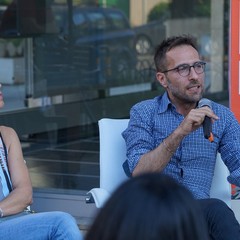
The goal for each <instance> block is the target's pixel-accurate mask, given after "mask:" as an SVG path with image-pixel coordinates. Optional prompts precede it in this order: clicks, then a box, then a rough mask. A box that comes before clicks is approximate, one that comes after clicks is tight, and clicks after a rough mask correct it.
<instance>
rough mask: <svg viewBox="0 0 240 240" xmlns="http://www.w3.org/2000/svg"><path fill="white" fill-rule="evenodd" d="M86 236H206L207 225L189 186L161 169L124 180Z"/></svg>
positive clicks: (120, 239)
mask: <svg viewBox="0 0 240 240" xmlns="http://www.w3.org/2000/svg"><path fill="white" fill-rule="evenodd" d="M85 239H86V240H112V239H116V240H130V239H131V240H135V239H136V240H138V239H141V240H158V239H161V240H180V239H184V240H192V239H194V240H207V239H208V234H207V226H206V222H205V220H204V217H203V213H202V210H201V209H200V206H199V205H198V202H197V201H196V200H195V199H194V198H193V196H192V194H191V193H190V191H189V190H187V189H186V188H185V187H184V186H182V185H179V184H178V183H177V182H176V181H175V180H174V179H173V178H171V177H169V176H167V175H164V174H161V173H145V174H142V175H139V176H136V177H133V178H130V179H129V180H127V181H126V182H124V183H123V184H122V185H121V186H120V187H119V188H118V189H117V190H116V191H115V192H114V193H113V194H112V196H111V197H110V199H109V200H108V201H107V202H106V204H105V205H104V206H103V208H102V209H100V212H99V213H98V215H97V217H96V218H95V220H94V222H93V224H92V226H91V227H90V229H89V231H88V233H87V235H86V238H85Z"/></svg>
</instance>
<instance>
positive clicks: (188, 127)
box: [179, 107, 218, 136]
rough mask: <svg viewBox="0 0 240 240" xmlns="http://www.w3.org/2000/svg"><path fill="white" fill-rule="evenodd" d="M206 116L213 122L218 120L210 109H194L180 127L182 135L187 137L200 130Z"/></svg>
mask: <svg viewBox="0 0 240 240" xmlns="http://www.w3.org/2000/svg"><path fill="white" fill-rule="evenodd" d="M206 116H208V117H210V118H211V119H212V121H215V120H218V116H217V115H216V114H214V112H213V111H212V109H210V108H209V107H201V108H195V109H192V110H191V111H190V112H189V113H188V115H187V116H186V117H185V118H184V120H183V121H182V122H181V124H180V125H179V130H180V131H181V134H182V135H183V136H187V135H188V134H190V133H191V132H193V131H195V130H196V129H198V128H199V127H200V126H201V125H202V123H203V121H204V119H205V117H206Z"/></svg>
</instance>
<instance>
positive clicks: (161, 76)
mask: <svg viewBox="0 0 240 240" xmlns="http://www.w3.org/2000/svg"><path fill="white" fill-rule="evenodd" d="M156 78H157V80H158V82H159V83H160V84H161V85H162V86H163V87H164V88H166V87H167V78H166V75H165V74H164V73H161V72H157V74H156Z"/></svg>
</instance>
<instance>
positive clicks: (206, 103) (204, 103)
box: [198, 98, 212, 108]
mask: <svg viewBox="0 0 240 240" xmlns="http://www.w3.org/2000/svg"><path fill="white" fill-rule="evenodd" d="M204 106H207V107H209V108H212V103H211V101H210V100H209V99H207V98H202V99H201V100H200V101H199V102H198V108H201V107H204Z"/></svg>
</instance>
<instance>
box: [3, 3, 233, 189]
mask: <svg viewBox="0 0 240 240" xmlns="http://www.w3.org/2000/svg"><path fill="white" fill-rule="evenodd" d="M23 1H27V0H15V1H11V0H6V1H5V2H6V3H5V4H2V5H1V6H0V22H1V26H0V36H1V39H0V61H1V62H0V66H1V68H0V82H1V83H2V85H3V89H2V91H3V95H4V99H5V107H4V108H3V109H2V112H1V120H2V122H3V123H4V124H6V125H10V126H12V127H14V128H15V129H16V131H17V132H18V134H19V137H20V140H21V142H22V146H23V151H24V156H25V159H26V161H27V164H28V167H29V171H30V174H31V178H32V182H33V186H34V188H35V189H39V188H40V189H41V190H42V191H50V192H58V193H59V192H64V193H65V192H70V193H72V192H75V193H76V192H77V193H78V192H81V191H84V192H86V191H88V190H89V189H91V188H92V187H96V186H98V185H99V152H98V151H99V142H98V127H97V122H98V120H99V119H100V118H103V117H110V118H127V117H129V110H130V108H131V106H132V105H133V104H135V103H136V102H139V101H141V100H144V99H147V98H152V97H154V96H156V95H158V94H161V93H162V92H163V89H162V88H161V86H160V85H159V84H158V82H157V81H156V79H155V67H154V63H153V54H154V49H155V47H156V46H157V45H158V44H159V43H160V42H161V41H162V40H163V39H164V38H166V37H168V36H172V35H175V34H192V35H194V36H195V37H197V38H198V40H199V47H200V53H201V57H202V59H203V60H204V61H206V62H207V65H206V83H205V85H206V87H205V94H206V96H208V97H211V98H213V99H214V100H217V101H218V102H221V103H224V104H226V105H228V90H226V89H228V43H229V39H228V19H229V15H228V14H229V13H228V8H229V1H227V0H219V1H210V0H202V1H199V0H187V1H186V0H171V1H170V0H169V1H168V0H165V1H161V0H142V1H137V3H138V4H136V1H135V0H122V1H117V0H111V1H110V0H109V1H108V0H106V1H100V0H99V1H91V0H86V1H80V0H75V1H67V0H52V1H47V0H46V1H44V0H31V5H29V6H31V7H32V8H33V9H34V11H31V14H30V15H34V13H35V14H36V16H35V17H33V18H32V19H31V21H25V20H26V17H24V16H21V15H19V13H20V10H24V9H25V11H26V6H28V5H26V4H25V2H23ZM39 1H40V2H41V3H40V2H39ZM16 2H17V3H18V5H17V6H16ZM23 3H24V4H23ZM40 5H41V6H40ZM186 6H188V7H187V8H186ZM24 7H25V8H24ZM28 10H29V9H28ZM40 10H41V11H40ZM27 12H28V13H29V11H27ZM28 20H29V19H28ZM10 23H11V24H10ZM29 24H32V25H31V26H29ZM20 26H22V27H20ZM33 26H37V27H38V28H36V27H33ZM40 27H41V28H40ZM32 29H33V30H34V31H32ZM36 29H39V31H36ZM89 33H91V34H89Z"/></svg>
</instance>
